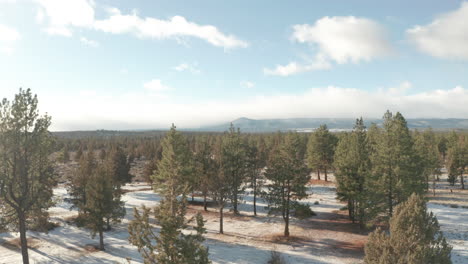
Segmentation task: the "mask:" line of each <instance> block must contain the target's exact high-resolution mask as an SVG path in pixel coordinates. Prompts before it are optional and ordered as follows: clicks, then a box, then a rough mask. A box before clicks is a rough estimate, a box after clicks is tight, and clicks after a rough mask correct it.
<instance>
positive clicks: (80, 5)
mask: <svg viewBox="0 0 468 264" xmlns="http://www.w3.org/2000/svg"><path fill="white" fill-rule="evenodd" d="M35 1H36V2H37V3H38V4H39V6H40V7H39V10H38V14H37V17H39V19H38V21H39V22H43V21H45V20H46V19H45V18H47V24H48V25H47V26H46V28H45V31H46V32H47V33H48V34H51V35H62V36H66V37H71V36H72V35H73V29H72V28H73V27H81V28H92V26H93V23H94V6H95V4H94V1H92V0H67V1H63V0H35Z"/></svg>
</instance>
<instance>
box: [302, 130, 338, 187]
mask: <svg viewBox="0 0 468 264" xmlns="http://www.w3.org/2000/svg"><path fill="white" fill-rule="evenodd" d="M336 143H337V138H336V137H335V136H334V135H333V134H331V133H330V132H329V131H328V128H327V125H321V126H320V127H319V128H318V129H317V130H315V131H314V132H313V133H312V134H311V135H310V138H309V142H308V145H307V164H308V166H309V168H311V169H313V170H316V171H317V177H318V179H319V180H320V172H322V171H323V172H324V174H325V181H328V175H327V172H328V170H330V169H331V167H332V164H333V155H334V152H335V146H336Z"/></svg>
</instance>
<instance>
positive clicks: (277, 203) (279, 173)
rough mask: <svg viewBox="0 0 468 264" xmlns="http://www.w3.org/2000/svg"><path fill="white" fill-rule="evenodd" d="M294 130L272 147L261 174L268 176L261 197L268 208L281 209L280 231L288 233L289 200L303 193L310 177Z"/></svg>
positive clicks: (304, 193)
mask: <svg viewBox="0 0 468 264" xmlns="http://www.w3.org/2000/svg"><path fill="white" fill-rule="evenodd" d="M300 144H301V141H300V137H299V135H298V134H297V133H288V134H287V135H286V136H285V138H284V140H283V142H281V143H280V145H277V146H276V148H275V149H273V151H272V153H271V155H270V159H269V161H268V166H267V170H266V172H265V177H266V178H267V179H268V180H270V182H271V183H270V184H268V185H267V187H268V192H266V193H265V194H264V197H265V198H266V200H267V201H268V204H269V207H270V208H277V209H279V210H281V214H282V217H283V220H284V222H285V230H284V235H285V236H289V216H290V211H291V209H292V207H291V206H292V201H296V200H301V199H303V198H305V197H307V193H306V184H307V182H308V181H309V179H310V175H309V170H308V169H307V167H306V166H305V164H304V156H303V155H301V152H300V151H298V150H299V149H300V148H301V146H300Z"/></svg>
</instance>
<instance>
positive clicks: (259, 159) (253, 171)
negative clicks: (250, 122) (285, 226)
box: [245, 138, 266, 216]
mask: <svg viewBox="0 0 468 264" xmlns="http://www.w3.org/2000/svg"><path fill="white" fill-rule="evenodd" d="M245 145H246V173H247V176H248V178H249V183H250V187H251V188H252V192H253V210H254V215H255V216H256V215H257V196H258V194H259V189H260V188H261V186H259V180H260V177H261V173H262V169H263V168H264V167H265V166H266V155H265V154H266V153H265V144H264V142H263V140H262V138H258V139H257V141H254V140H251V141H250V142H248V141H247V142H246V143H245Z"/></svg>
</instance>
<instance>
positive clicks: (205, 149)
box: [194, 136, 216, 211]
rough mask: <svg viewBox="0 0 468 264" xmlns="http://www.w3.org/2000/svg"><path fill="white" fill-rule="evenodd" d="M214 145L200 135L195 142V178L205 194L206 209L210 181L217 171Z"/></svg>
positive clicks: (205, 207)
mask: <svg viewBox="0 0 468 264" xmlns="http://www.w3.org/2000/svg"><path fill="white" fill-rule="evenodd" d="M212 152H213V151H212V147H211V146H210V142H208V138H207V137H205V136H203V137H198V138H197V141H196V143H195V155H194V167H195V175H196V176H195V177H194V178H195V180H196V182H197V183H196V186H197V187H198V188H197V189H198V190H200V191H201V193H202V195H203V208H204V210H205V211H207V210H208V208H207V196H208V192H209V191H210V181H211V179H212V176H213V174H214V173H216V171H215V170H214V162H215V161H214V159H213V153H212Z"/></svg>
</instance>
